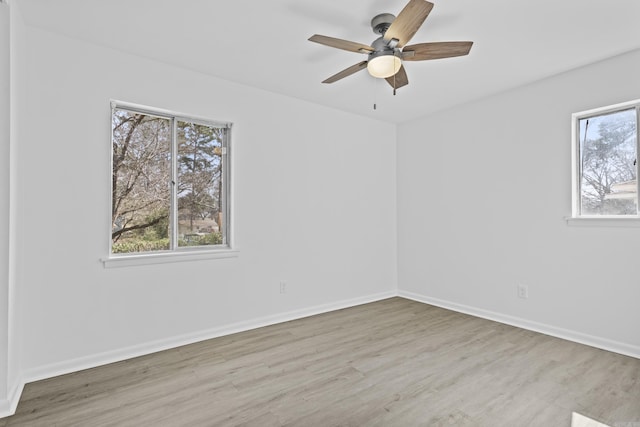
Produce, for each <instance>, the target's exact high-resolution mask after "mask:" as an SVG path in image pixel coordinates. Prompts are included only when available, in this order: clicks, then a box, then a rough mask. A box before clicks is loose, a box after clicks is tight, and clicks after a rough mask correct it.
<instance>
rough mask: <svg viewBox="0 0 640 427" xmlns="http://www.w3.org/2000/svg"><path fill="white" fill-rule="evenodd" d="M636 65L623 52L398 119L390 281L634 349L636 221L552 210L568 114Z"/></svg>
mask: <svg viewBox="0 0 640 427" xmlns="http://www.w3.org/2000/svg"><path fill="white" fill-rule="evenodd" d="M639 75H640V52H633V53H630V54H627V55H624V56H620V57H616V58H612V59H610V60H607V61H604V62H600V63H596V64H592V65H589V66H586V67H584V68H580V69H577V70H574V71H571V72H567V73H565V74H562V75H558V76H555V77H552V78H549V79H546V80H543V81H540V82H537V83H535V84H531V85H528V86H525V87H521V88H518V89H515V90H512V91H509V92H506V93H502V94H499V95H496V96H493V97H490V98H487V99H484V100H481V101H478V102H475V103H472V104H468V105H464V106H460V107H458V108H455V109H453V110H449V111H445V112H442V113H439V114H436V115H433V116H430V117H427V118H424V119H421V120H417V121H414V122H411V123H406V124H403V125H401V126H400V127H399V129H398V151H397V157H398V163H397V170H398V187H397V198H398V199H397V200H398V224H399V225H398V283H399V289H400V292H401V293H404V294H405V295H408V296H411V297H414V298H416V299H421V300H424V301H431V302H435V303H437V304H441V305H444V306H449V307H454V308H457V309H463V310H466V311H469V312H473V313H476V314H480V315H488V316H490V317H494V318H499V319H501V320H507V321H511V322H513V323H516V324H521V325H525V326H529V327H531V326H533V327H536V328H538V329H541V330H548V331H552V332H554V333H556V334H559V335H563V336H568V337H572V338H577V339H581V340H583V341H586V342H592V343H596V344H599V345H603V346H608V347H609V348H616V349H620V350H624V351H627V352H628V353H634V352H635V354H637V355H640V326H639V325H640V309H638V302H639V301H640V279H639V278H640V263H639V262H638V254H639V253H640V228H602V227H591V228H584V227H571V226H568V225H567V223H566V222H565V220H564V218H565V216H568V215H570V214H571V158H570V154H571V113H573V112H578V111H583V110H587V109H591V108H595V107H600V106H605V105H610V104H614V103H619V102H623V101H629V100H633V99H638V98H640V79H638V76H639ZM519 283H521V284H526V285H528V286H529V293H530V297H529V299H519V298H517V296H516V285H517V284H519Z"/></svg>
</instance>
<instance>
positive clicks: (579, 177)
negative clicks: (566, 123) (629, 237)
mask: <svg viewBox="0 0 640 427" xmlns="http://www.w3.org/2000/svg"><path fill="white" fill-rule="evenodd" d="M639 109H640V101H636V102H632V103H626V104H620V105H617V106H612V107H606V108H602V109H598V110H592V111H588V112H584V113H577V114H574V115H573V127H574V131H573V135H574V138H573V139H574V141H573V151H574V156H573V157H574V159H573V162H574V167H573V170H574V186H573V199H574V200H573V202H574V203H573V205H574V206H573V217H574V218H576V217H589V218H598V217H607V218H616V217H620V218H631V217H638V179H637V177H638V111H639Z"/></svg>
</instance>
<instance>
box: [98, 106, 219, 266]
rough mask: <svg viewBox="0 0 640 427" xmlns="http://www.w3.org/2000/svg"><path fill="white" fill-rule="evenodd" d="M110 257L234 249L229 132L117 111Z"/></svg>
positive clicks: (141, 111)
mask: <svg viewBox="0 0 640 427" xmlns="http://www.w3.org/2000/svg"><path fill="white" fill-rule="evenodd" d="M111 121H112V164H111V251H110V253H111V254H112V255H118V254H141V253H146V254H148V253H171V252H178V251H194V250H198V249H214V248H224V247H228V246H229V229H230V228H229V203H228V198H229V176H230V174H229V136H230V135H229V134H230V125H229V124H223V123H215V122H211V121H207V120H201V119H194V118H189V117H181V116H179V115H173V114H168V113H166V112H163V111H160V110H153V109H149V108H138V107H132V106H129V105H126V104H119V103H113V104H112V114H111Z"/></svg>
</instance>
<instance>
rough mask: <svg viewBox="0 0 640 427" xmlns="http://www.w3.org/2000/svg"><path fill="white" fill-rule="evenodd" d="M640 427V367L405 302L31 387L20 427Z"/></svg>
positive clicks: (13, 422)
mask: <svg viewBox="0 0 640 427" xmlns="http://www.w3.org/2000/svg"><path fill="white" fill-rule="evenodd" d="M573 411H576V412H579V413H581V414H584V415H586V416H588V417H590V418H594V419H597V420H600V421H602V422H606V423H608V424H610V425H616V423H617V424H618V425H633V424H632V423H637V425H640V360H638V359H634V358H631V357H626V356H622V355H619V354H615V353H610V352H607V351H603V350H598V349H595V348H591V347H587V346H584V345H580V344H576V343H573V342H569V341H564V340H561V339H558V338H554V337H550V336H546V335H543V334H538V333H535V332H531V331H526V330H523V329H519V328H515V327H512V326H508V325H503V324H499V323H496V322H491V321H488V320H484V319H479V318H475V317H472V316H467V315H464V314H460V313H455V312H452V311H448V310H445V309H442V308H438V307H433V306H429V305H425V304H421V303H417V302H413V301H409V300H405V299H402V298H390V299H387V300H384V301H379V302H375V303H371V304H365V305H362V306H358V307H352V308H348V309H344V310H338V311H334V312H331V313H325V314H321V315H317V316H312V317H308V318H304V319H299V320H295V321H291V322H285V323H282V324H278V325H273V326H269V327H265V328H259V329H256V330H252V331H247V332H243V333H238V334H233V335H229V336H225V337H220V338H216V339H213V340H208V341H205V342H200V343H196V344H192V345H189V346H184V347H180V348H176V349H171V350H167V351H164V352H160V353H156V354H152V355H149V356H143V357H138V358H135V359H131V360H127V361H123V362H118V363H114V364H111V365H107V366H103V367H99V368H94V369H89V370H86V371H81V372H76V373H73V374H69V375H64V376H60V377H56V378H51V379H47V380H43V381H39V382H36V383H32V384H28V385H27V386H26V387H25V390H24V393H23V396H22V399H21V402H20V404H19V406H18V411H17V413H16V414H15V415H14V416H12V417H8V418H5V419H3V420H0V427H5V426H6V427H11V426H47V427H49V426H65V427H66V426H83V427H92V426H100V427H103V426H118V427H121V426H147V425H153V426H154V427H155V426H158V427H162V426H172V427H173V426H260V427H270V426H311V427H313V426H323V427H324V426H384V427H389V426H391V427H393V426H402V427H405V426H452V425H453V426H473V427H483V426H487V427H489V426H490V427H500V426H505V427H513V426H519V427H520V426H532V427H537V426H541V427H548V426H554V427H555V426H569V425H570V420H571V413H572V412H573Z"/></svg>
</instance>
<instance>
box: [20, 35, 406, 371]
mask: <svg viewBox="0 0 640 427" xmlns="http://www.w3.org/2000/svg"><path fill="white" fill-rule="evenodd" d="M27 37H28V38H27V45H28V46H27V47H28V70H29V71H28V75H27V77H26V78H27V80H28V93H27V102H26V104H25V107H24V110H23V111H21V114H22V117H26V118H28V119H26V120H25V123H24V126H23V127H22V128H21V131H22V134H21V147H20V148H21V151H20V153H19V154H20V156H19V159H18V166H19V179H20V182H21V187H20V188H21V192H20V200H19V202H20V204H19V206H20V218H21V226H20V228H19V231H18V233H19V236H20V242H21V243H20V248H19V249H20V252H19V256H20V257H21V259H22V262H21V270H20V286H21V289H22V294H21V300H22V301H21V302H22V308H21V310H22V321H23V328H22V331H23V334H24V337H23V349H22V365H23V369H24V371H25V375H26V377H27V380H29V379H33V378H35V377H45V376H49V375H52V374H54V373H57V372H60V371H68V370H73V369H78V368H80V367H82V366H83V364H89V365H90V364H92V363H94V362H96V361H100V360H103V361H107V360H110V358H119V357H124V356H126V355H127V354H128V353H127V352H130V353H131V352H135V351H138V350H141V351H144V350H145V348H144V347H145V345H147V344H149V343H151V344H149V347H148V348H153V347H154V345H156V347H157V345H158V344H159V343H160V344H162V345H165V344H171V343H175V342H176V341H175V340H178V341H179V339H180V337H194V336H200V335H199V334H201V335H207V333H209V332H211V331H219V330H224V328H225V327H228V326H229V325H234V324H236V325H237V324H238V323H239V322H246V323H242V324H243V325H249V326H250V325H252V322H253V321H254V320H256V319H265V318H269V319H277V318H278V316H282V315H283V314H287V313H291V312H292V311H296V310H302V311H299V312H297V313H301V312H303V311H304V310H313V309H329V308H331V307H337V306H340V305H343V304H349V303H356V302H360V301H364V300H367V299H375V298H380V297H382V296H384V295H391V294H393V293H394V292H395V289H396V276H395V274H396V266H395V259H396V254H395V242H396V235H395V224H396V207H395V197H394V194H395V154H394V147H395V127H394V126H392V125H389V124H384V123H381V122H376V121H373V120H369V119H365V118H362V117H357V116H354V115H350V114H346V113H343V112H338V111H335V110H331V109H327V108H324V107H320V106H317V105H312V104H309V103H306V102H302V101H299V100H295V99H291V98H286V97H282V96H279V95H275V94H272V93H268V92H263V91H259V90H256V89H252V88H248V87H244V86H240V85H236V84H232V83H229V82H225V81H222V80H218V79H215V78H212V77H209V76H205V75H202V74H198V73H194V72H191V71H187V70H186V69H179V68H175V67H173V66H168V65H165V64H162V63H159V62H154V61H151V60H146V59H144V58H140V57H134V56H131V55H128V54H124V53H121V52H118V51H115V50H110V49H106V48H103V47H99V46H96V45H90V44H86V43H84V42H80V41H76V40H73V39H69V38H65V37H62V36H58V35H55V34H51V33H47V32H43V31H41V30H38V29H34V28H28V31H27ZM211 60H212V61H214V60H215V56H212V57H211ZM256 72H259V70H256ZM110 99H117V100H122V101H128V102H134V103H138V104H144V105H149V106H153V107H158V108H164V109H169V110H174V111H177V112H182V113H186V114H193V115H196V116H201V117H207V118H211V119H214V120H221V121H231V122H233V123H234V128H233V133H232V144H233V150H234V151H233V154H234V156H235V159H234V163H235V165H234V166H235V169H234V180H235V181H234V186H235V209H236V216H235V218H234V220H235V230H236V243H237V245H238V248H239V249H240V251H241V252H240V256H239V257H238V258H235V259H223V260H211V261H197V262H183V263H170V264H164V265H153V266H139V267H130V268H114V269H105V268H103V266H102V264H101V263H100V262H99V259H100V258H101V257H104V256H105V255H107V248H108V238H109V222H110V219H109V211H110V210H109V203H110V200H109V197H110V195H109V173H110V171H109V167H110V166H109V158H110V139H109V135H110V105H109V101H110ZM280 280H286V281H287V284H288V285H287V286H288V288H287V293H286V294H284V295H280V294H279V281H280ZM318 307H319V308H318ZM294 314H295V313H294ZM269 316H274V317H269ZM218 328H221V329H218Z"/></svg>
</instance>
